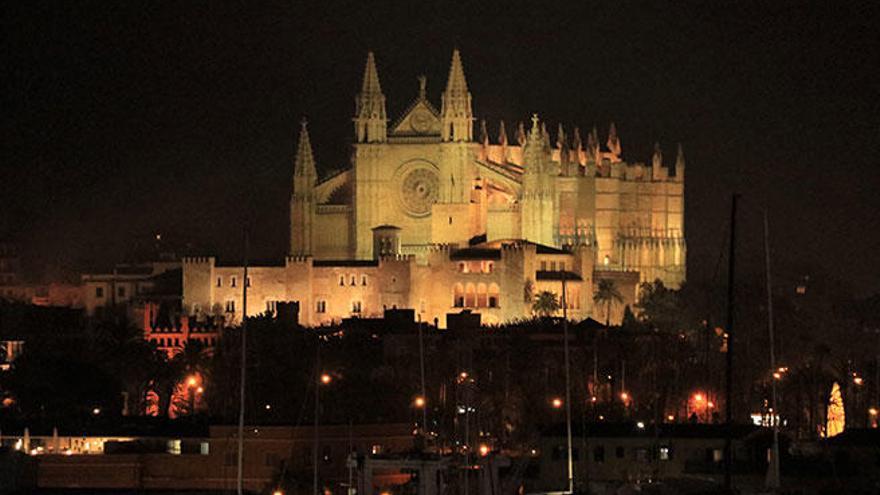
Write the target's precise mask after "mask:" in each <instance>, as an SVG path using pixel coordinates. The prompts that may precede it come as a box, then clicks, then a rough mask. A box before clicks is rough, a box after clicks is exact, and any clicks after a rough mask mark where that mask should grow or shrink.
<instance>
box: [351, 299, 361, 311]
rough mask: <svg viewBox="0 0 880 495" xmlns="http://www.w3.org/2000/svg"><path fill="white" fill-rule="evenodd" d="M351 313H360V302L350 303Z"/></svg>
mask: <svg viewBox="0 0 880 495" xmlns="http://www.w3.org/2000/svg"><path fill="white" fill-rule="evenodd" d="M351 312H352V313H360V312H361V302H360V301H352V302H351Z"/></svg>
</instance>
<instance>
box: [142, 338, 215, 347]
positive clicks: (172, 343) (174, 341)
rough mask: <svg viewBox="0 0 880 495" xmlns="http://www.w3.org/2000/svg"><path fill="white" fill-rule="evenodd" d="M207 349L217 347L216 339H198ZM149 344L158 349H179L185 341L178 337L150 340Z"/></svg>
mask: <svg viewBox="0 0 880 495" xmlns="http://www.w3.org/2000/svg"><path fill="white" fill-rule="evenodd" d="M190 340H194V339H190ZM198 340H200V341H201V342H202V344H204V345H205V346H207V347H213V346H215V345H217V341H218V340H219V338H218V337H206V338H204V339H198ZM150 341H151V342H153V343H154V344H156V345H157V346H159V347H180V346H181V342H183V343H186V340H185V339H181V338H179V337H159V338H153V339H150Z"/></svg>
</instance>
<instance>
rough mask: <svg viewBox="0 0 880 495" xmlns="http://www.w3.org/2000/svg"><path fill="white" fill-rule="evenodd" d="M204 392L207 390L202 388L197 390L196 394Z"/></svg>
mask: <svg viewBox="0 0 880 495" xmlns="http://www.w3.org/2000/svg"><path fill="white" fill-rule="evenodd" d="M204 391H205V389H204V388H202V387H199V388H197V389H196V393H197V394H201V393H202V392H204Z"/></svg>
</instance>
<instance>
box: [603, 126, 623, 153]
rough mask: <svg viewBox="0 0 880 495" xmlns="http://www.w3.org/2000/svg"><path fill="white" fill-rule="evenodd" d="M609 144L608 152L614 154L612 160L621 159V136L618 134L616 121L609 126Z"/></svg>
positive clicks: (607, 144) (607, 143)
mask: <svg viewBox="0 0 880 495" xmlns="http://www.w3.org/2000/svg"><path fill="white" fill-rule="evenodd" d="M605 145H606V146H608V152H609V153H611V155H612V160H611V161H612V162H617V161H620V154H621V148H620V138H619V137H618V136H617V126H615V125H614V122H612V123H611V125H610V126H608V141H607V142H606V143H605Z"/></svg>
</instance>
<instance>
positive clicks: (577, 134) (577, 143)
mask: <svg viewBox="0 0 880 495" xmlns="http://www.w3.org/2000/svg"><path fill="white" fill-rule="evenodd" d="M583 147H584V144H583V142H582V141H581V129H580V127H578V126H574V131H573V133H572V137H571V149H572V150H573V151H574V152H575V155H580V152H581V149H583Z"/></svg>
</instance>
